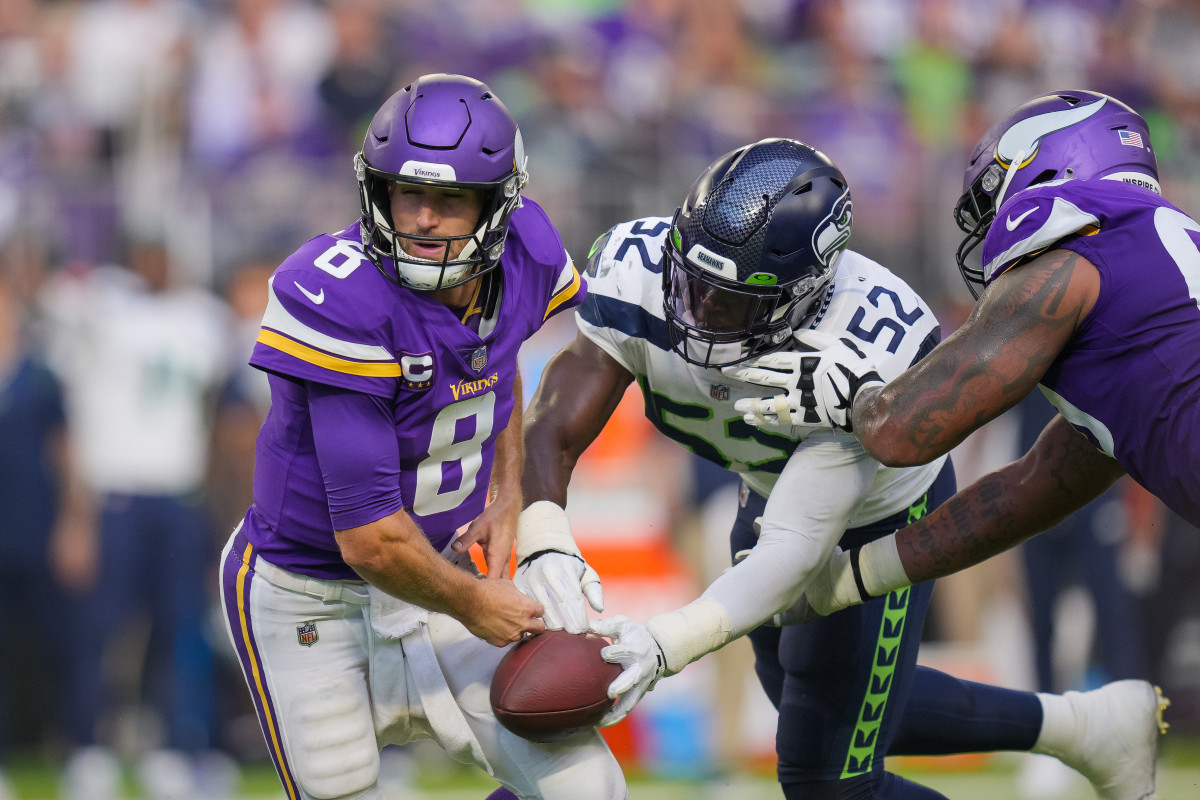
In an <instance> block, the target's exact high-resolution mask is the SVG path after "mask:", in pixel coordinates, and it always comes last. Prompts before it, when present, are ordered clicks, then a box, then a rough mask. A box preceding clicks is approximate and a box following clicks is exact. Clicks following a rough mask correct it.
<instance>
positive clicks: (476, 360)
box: [471, 344, 487, 372]
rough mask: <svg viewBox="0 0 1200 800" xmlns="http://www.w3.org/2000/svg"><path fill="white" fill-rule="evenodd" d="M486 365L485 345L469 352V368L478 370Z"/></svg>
mask: <svg viewBox="0 0 1200 800" xmlns="http://www.w3.org/2000/svg"><path fill="white" fill-rule="evenodd" d="M486 366H487V345H486V344H485V345H483V346H482V347H480V348H479V349H477V350H476V351H475V352H474V353H471V369H473V370H475V371H476V372H480V371H481V370H483V368H484V367H486Z"/></svg>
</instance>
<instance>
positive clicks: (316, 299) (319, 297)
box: [292, 209, 1032, 305]
mask: <svg viewBox="0 0 1200 800" xmlns="http://www.w3.org/2000/svg"><path fill="white" fill-rule="evenodd" d="M1030 210H1031V211H1032V209H1030ZM1009 230H1010V231H1011V230H1012V228H1009ZM292 283H294V284H296V288H297V289H299V290H300V291H302V292H304V296H305V297H307V298H308V299H309V300H312V301H313V303H315V304H316V305H321V303H324V302H325V289H324V287H322V288H321V291H319V292H317V293H316V294H313V293H312V292H310V291H309V290H308V289H305V288H304V287H303V286H301V285H300V283H299V282H298V281H292Z"/></svg>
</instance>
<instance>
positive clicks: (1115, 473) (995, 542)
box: [896, 416, 1125, 583]
mask: <svg viewBox="0 0 1200 800" xmlns="http://www.w3.org/2000/svg"><path fill="white" fill-rule="evenodd" d="M1124 474H1125V471H1124V470H1123V469H1122V468H1121V466H1120V465H1119V464H1118V463H1117V462H1116V460H1114V459H1113V458H1111V457H1110V456H1108V455H1106V454H1105V453H1103V452H1101V451H1100V450H1098V449H1097V448H1096V447H1095V446H1094V445H1093V444H1092V443H1091V442H1089V441H1088V440H1087V438H1086V437H1084V435H1083V434H1081V433H1079V432H1078V431H1077V430H1075V429H1074V428H1072V427H1071V423H1069V422H1067V421H1066V420H1065V419H1063V418H1062V416H1056V417H1055V418H1054V419H1053V420H1051V421H1050V424H1049V425H1047V426H1046V429H1045V430H1044V431H1043V432H1042V435H1041V436H1039V437H1038V440H1037V443H1036V444H1034V446H1033V448H1032V449H1031V450H1030V451H1029V452H1028V453H1027V454H1026V455H1025V456H1024V457H1023V458H1021V459H1020V460H1018V461H1015V462H1013V463H1012V464H1009V465H1008V466H1007V467H1004V468H1003V469H999V470H996V471H995V472H993V473H991V474H990V475H986V476H984V477H983V478H981V479H980V480H979V481H977V482H975V483H974V484H972V485H971V486H969V487H968V488H966V489H964V490H963V491H961V492H959V493H958V494H956V495H955V496H954V497H952V498H951V499H950V500H949V501H947V502H946V503H945V504H943V505H942V506H941V507H940V508H938V509H937V510H936V511H934V512H933V513H932V514H930V515H929V516H928V517H926V518H925V519H923V520H921V521H919V522H917V523H915V524H913V525H910V526H908V527H907V528H902V529H901V530H899V531H897V532H896V547H897V550H898V551H899V553H900V563H901V564H902V565H903V566H904V572H905V574H906V575H907V576H908V578H909V581H910V582H911V583H920V582H921V581H927V580H931V579H933V578H940V577H942V576H944V575H949V574H950V573H952V572H958V571H959V570H962V569H966V568H967V567H969V566H972V565H974V564H978V563H980V562H981V561H985V560H986V559H989V558H991V557H992V556H994V555H996V554H997V553H1002V552H1004V551H1005V550H1008V549H1009V548H1011V547H1015V546H1016V545H1018V544H1020V543H1021V542H1023V541H1025V540H1026V539H1028V538H1029V537H1031V536H1033V535H1034V534H1037V533H1041V532H1042V531H1044V530H1046V529H1048V528H1051V527H1053V526H1054V525H1057V524H1058V523H1059V522H1061V521H1062V520H1064V519H1066V518H1067V517H1068V516H1069V515H1071V514H1072V513H1073V512H1075V511H1077V510H1079V509H1080V508H1083V507H1084V506H1085V505H1087V504H1088V503H1090V502H1091V501H1093V500H1095V499H1096V498H1097V497H1099V496H1100V495H1101V494H1102V493H1103V492H1104V490H1105V489H1107V488H1108V487H1109V486H1112V485H1113V483H1115V482H1116V481H1117V479H1118V478H1120V477H1121V476H1122V475H1124Z"/></svg>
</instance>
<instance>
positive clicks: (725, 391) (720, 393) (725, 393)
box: [708, 383, 729, 400]
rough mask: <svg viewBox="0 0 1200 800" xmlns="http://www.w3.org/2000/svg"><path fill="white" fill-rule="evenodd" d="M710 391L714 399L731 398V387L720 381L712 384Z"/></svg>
mask: <svg viewBox="0 0 1200 800" xmlns="http://www.w3.org/2000/svg"><path fill="white" fill-rule="evenodd" d="M708 393H709V394H711V395H712V399H713V400H728V399H729V387H728V386H724V385H722V384H720V383H714V384H710V388H709V390H708Z"/></svg>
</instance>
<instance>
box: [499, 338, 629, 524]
mask: <svg viewBox="0 0 1200 800" xmlns="http://www.w3.org/2000/svg"><path fill="white" fill-rule="evenodd" d="M632 381H633V375H631V374H630V373H629V371H628V370H626V369H625V368H624V367H623V366H621V365H620V364H619V363H617V361H616V360H615V359H613V358H612V356H610V355H609V354H608V353H606V352H604V350H602V349H601V348H600V347H599V346H598V345H597V344H595V343H594V342H592V341H591V340H590V339H588V338H587V337H586V336H584V335H583V334H582V333H580V334H577V335H576V337H575V340H574V341H572V342H571V343H570V344H568V345H567V346H566V347H564V348H563V349H562V350H561V351H559V352H558V353H557V354H556V355H555V356H554V357H553V358H552V359H550V363H549V364H547V365H546V369H545V371H544V372H543V373H542V380H541V383H540V384H539V385H538V390H537V394H535V395H534V397H533V401H532V402H531V403H530V405H529V410H528V411H527V412H526V414H525V471H524V477H523V479H522V483H521V488H522V494H523V495H524V501H525V504H526V505H527V506H528V505H530V504H532V503H535V502H537V501H539V500H549V501H550V502H552V503H555V504H557V505H559V506H564V505H566V502H567V484H568V483H570V481H571V473H572V472H573V471H574V469H575V464H576V462H577V461H578V460H579V457H580V456H581V455H582V454H583V451H584V450H586V449H587V448H588V445H590V444H591V443H592V442H594V441H595V440H596V437H597V436H599V435H600V431H601V430H603V429H604V425H605V423H607V422H608V420H609V417H611V416H612V414H613V411H614V410H615V409H616V407H617V404H618V403H620V402H621V398H622V397H623V396H624V395H625V389H626V388H627V387H628V386H629V384H630V383H631V382H632Z"/></svg>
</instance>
